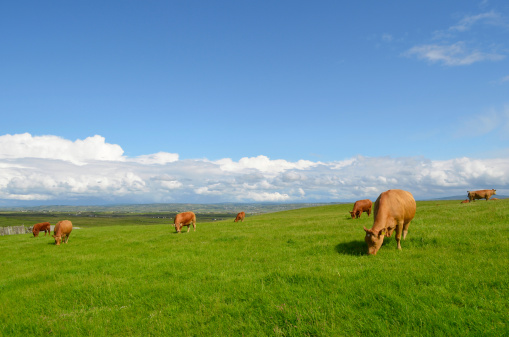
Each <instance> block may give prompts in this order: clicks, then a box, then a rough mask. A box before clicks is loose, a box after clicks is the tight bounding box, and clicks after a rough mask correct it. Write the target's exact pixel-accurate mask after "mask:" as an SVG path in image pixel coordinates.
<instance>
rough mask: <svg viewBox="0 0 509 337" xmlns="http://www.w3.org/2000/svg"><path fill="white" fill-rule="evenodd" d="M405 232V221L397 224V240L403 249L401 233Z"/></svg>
mask: <svg viewBox="0 0 509 337" xmlns="http://www.w3.org/2000/svg"><path fill="white" fill-rule="evenodd" d="M402 232H403V221H401V222H399V223H398V224H397V225H396V242H397V243H398V249H399V250H401V234H402Z"/></svg>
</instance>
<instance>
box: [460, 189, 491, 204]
mask: <svg viewBox="0 0 509 337" xmlns="http://www.w3.org/2000/svg"><path fill="white" fill-rule="evenodd" d="M496 191H497V190H496V189H492V190H478V191H467V195H468V200H470V202H472V200H473V201H475V199H486V201H488V200H490V198H491V197H492V196H493V195H494V194H497V193H496Z"/></svg>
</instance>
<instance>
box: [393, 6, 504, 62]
mask: <svg viewBox="0 0 509 337" xmlns="http://www.w3.org/2000/svg"><path fill="white" fill-rule="evenodd" d="M477 26H479V27H481V26H484V27H486V26H492V27H497V28H502V29H507V28H509V23H508V22H507V20H505V19H504V17H503V16H502V15H501V14H499V13H497V12H495V11H490V12H485V13H481V14H476V15H467V16H464V17H463V18H462V19H460V20H459V21H458V22H457V23H456V24H454V25H452V26H450V27H449V28H447V29H445V30H438V31H435V32H434V33H433V34H432V40H433V41H434V42H435V41H438V42H437V43H431V44H419V45H416V46H414V47H412V48H410V49H409V50H407V51H406V52H405V53H403V55H404V56H407V57H417V58H418V59H420V60H425V61H428V62H431V63H439V64H442V65H445V66H466V65H471V64H474V63H477V62H483V61H500V60H502V59H504V58H505V57H506V55H505V54H502V53H500V50H503V48H501V46H500V45H499V44H493V43H488V42H487V41H486V39H477V38H476V37H475V35H472V34H471V33H470V34H469V32H470V31H472V30H474V27H477ZM486 36H489V33H487V35H486ZM465 41H468V42H465Z"/></svg>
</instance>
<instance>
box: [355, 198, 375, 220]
mask: <svg viewBox="0 0 509 337" xmlns="http://www.w3.org/2000/svg"><path fill="white" fill-rule="evenodd" d="M372 204H373V203H372V202H371V200H369V199H364V200H357V201H356V202H355V204H354V205H353V211H351V212H350V215H351V216H352V219H354V218H355V219H357V218H360V217H361V214H362V212H366V213H368V216H369V215H370V214H371V205H372Z"/></svg>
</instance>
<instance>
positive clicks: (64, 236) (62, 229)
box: [53, 220, 72, 246]
mask: <svg viewBox="0 0 509 337" xmlns="http://www.w3.org/2000/svg"><path fill="white" fill-rule="evenodd" d="M71 232H72V222H70V221H69V220H62V221H59V222H57V224H56V225H55V229H54V230H53V233H54V235H53V237H54V238H55V244H56V245H57V246H60V242H61V241H63V242H64V243H67V241H69V235H71Z"/></svg>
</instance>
